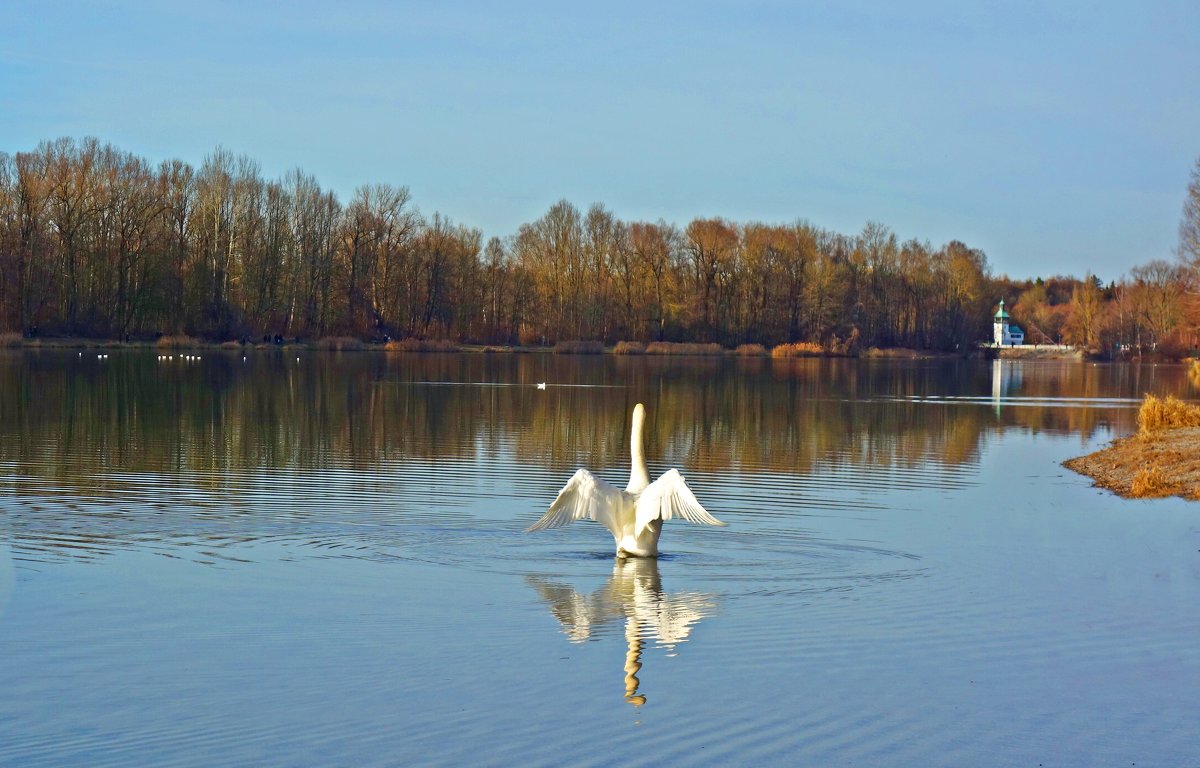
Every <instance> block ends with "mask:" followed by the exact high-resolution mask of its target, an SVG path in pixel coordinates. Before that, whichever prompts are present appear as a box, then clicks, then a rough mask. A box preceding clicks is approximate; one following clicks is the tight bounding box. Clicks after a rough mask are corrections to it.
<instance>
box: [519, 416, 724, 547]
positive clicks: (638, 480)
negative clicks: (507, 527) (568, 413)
mask: <svg viewBox="0 0 1200 768" xmlns="http://www.w3.org/2000/svg"><path fill="white" fill-rule="evenodd" d="M645 421H646V409H645V408H644V407H643V406H642V404H641V403H638V404H637V405H635V406H634V408H633V429H632V430H631V431H632V435H631V436H630V446H629V448H630V454H631V455H632V456H631V458H632V467H631V468H630V470H629V485H627V486H625V490H623V491H622V490H620V489H619V488H616V487H615V486H613V485H610V484H609V483H606V482H604V481H603V480H601V479H600V478H598V477H596V476H595V475H593V474H592V473H591V472H589V471H587V470H586V469H580V470H576V472H575V474H574V475H572V476H571V479H570V480H568V481H567V484H566V485H565V486H563V489H562V490H561V491H559V492H558V497H557V498H556V499H555V500H554V503H553V504H551V505H550V509H549V510H548V511H547V512H546V514H544V515H542V518H541V519H540V520H538V521H537V522H536V523H534V524H533V525H531V526H529V527H528V528H527V529H525V530H526V532H527V533H528V532H530V531H540V530H543V529H545V528H557V527H559V526H563V525H566V524H567V523H572V522H575V521H576V520H583V519H584V518H587V519H588V520H595V521H596V522H598V523H600V524H601V525H603V526H604V527H605V528H607V529H608V530H609V533H611V534H612V535H613V539H614V540H615V541H616V543H617V557H657V556H658V537H659V535H660V534H661V533H662V524H663V522H664V521H666V520H670V519H671V518H673V517H681V518H683V519H684V520H687V521H689V522H692V523H703V524H704V525H725V523H722V522H721V521H720V520H718V519H717V518H715V517H713V516H712V515H710V514H709V513H708V511H707V510H705V509H704V507H702V506H700V502H699V501H697V500H696V495H695V494H693V493H692V489H691V488H689V487H688V484H687V482H686V481H685V480H684V479H683V475H681V474H679V470H677V469H671V470H668V471H667V472H664V473H663V475H662V477H660V478H658V479H657V480H655V481H654V482H653V483H652V482H650V473H649V472H647V471H646V458H645V456H643V455H642V425H643V424H644V423H645Z"/></svg>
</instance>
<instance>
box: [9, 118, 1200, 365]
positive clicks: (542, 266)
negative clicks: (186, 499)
mask: <svg viewBox="0 0 1200 768" xmlns="http://www.w3.org/2000/svg"><path fill="white" fill-rule="evenodd" d="M1178 255H1179V258H1178V259H1176V260H1174V261H1165V260H1154V261H1150V262H1148V263H1145V264H1141V265H1138V266H1135V267H1133V268H1132V269H1131V270H1130V272H1129V275H1128V276H1125V277H1122V278H1121V279H1120V280H1114V281H1110V282H1108V283H1104V282H1103V281H1101V280H1099V279H1098V278H1097V277H1096V276H1094V275H1090V274H1089V275H1084V276H1083V277H1082V278H1076V277H1063V276H1048V277H1039V278H1036V279H1027V280H1014V279H1010V278H1008V277H1006V276H995V275H993V274H992V272H991V268H990V267H989V264H988V260H987V257H986V255H985V254H984V253H983V252H982V251H980V250H979V249H977V248H972V247H970V246H969V245H967V244H965V243H963V242H960V241H957V240H954V241H951V242H949V243H945V244H942V245H934V244H931V243H929V242H927V241H920V240H915V239H914V240H907V241H901V240H900V239H899V238H898V237H897V236H896V234H895V233H893V232H892V231H891V230H890V229H889V228H888V227H887V226H885V225H883V224H880V223H877V222H868V223H867V224H866V225H865V226H864V227H863V228H862V230H861V231H859V232H857V233H853V234H845V233H839V232H834V231H831V230H829V229H825V228H822V227H820V226H818V225H816V224H813V223H810V222H808V221H805V220H802V219H798V220H796V221H793V222H789V223H782V224H780V223H763V222H733V221H730V220H727V219H723V218H696V219H693V220H692V221H690V222H688V223H686V224H685V225H676V224H673V223H668V222H665V221H663V220H661V219H659V220H657V221H623V220H621V219H620V218H618V217H617V216H616V215H615V214H614V213H613V212H612V211H611V210H609V209H608V208H606V207H605V206H604V205H602V204H599V203H597V204H594V205H591V206H590V207H588V208H587V209H586V210H580V209H579V208H577V207H575V205H573V204H572V203H570V202H568V201H565V200H563V201H559V202H558V203H555V204H554V205H552V206H550V208H549V210H547V211H546V213H545V214H544V215H542V216H541V217H540V218H538V219H537V220H536V221H532V222H528V223H523V224H520V225H519V226H518V227H517V229H516V231H515V232H514V233H512V234H510V235H508V236H505V237H490V238H488V239H487V240H486V241H485V240H484V237H483V233H482V232H481V231H480V230H478V229H476V228H473V227H471V226H469V225H466V224H461V223H456V222H454V221H453V220H452V219H450V218H449V217H447V216H445V215H443V214H442V213H440V212H435V213H433V214H431V215H426V214H423V213H421V212H420V210H419V209H418V208H417V206H416V203H415V201H413V200H412V198H411V195H410V193H409V191H408V189H407V188H406V187H403V186H397V185H391V184H369V185H363V186H360V187H359V188H358V189H356V190H355V191H354V193H353V194H352V196H351V198H350V200H349V201H347V202H345V203H343V202H342V201H341V200H339V199H338V197H337V195H335V194H334V193H333V192H331V191H329V190H326V189H323V188H322V187H321V185H320V183H319V182H318V181H317V179H316V178H314V177H313V176H311V175H309V174H307V173H305V172H303V171H301V170H293V171H290V172H288V173H287V174H285V175H284V176H283V177H282V178H280V179H274V180H271V179H264V178H263V176H262V174H261V172H260V169H259V166H258V164H257V163H256V162H254V161H253V160H252V159H250V158H248V157H245V156H235V155H234V154H232V153H230V152H228V151H226V150H224V149H220V148H218V149H217V150H215V151H213V152H212V153H211V154H209V155H208V156H207V157H205V158H204V160H203V162H202V163H201V165H200V166H199V167H193V166H192V165H189V164H188V163H185V162H183V161H181V160H168V161H164V162H161V163H158V164H152V163H151V162H149V161H148V160H146V159H145V158H142V157H139V156H137V155H134V154H132V153H129V152H126V151H123V150H120V149H118V148H117V147H114V146H112V145H111V144H107V143H102V142H101V141H99V140H97V139H94V138H86V139H82V140H75V139H71V138H61V139H57V140H54V141H45V142H42V143H41V144H39V145H38V146H37V147H36V148H33V149H31V150H29V151H21V152H16V153H15V154H5V153H0V333H3V334H5V335H4V336H3V337H0V338H2V339H5V340H6V341H3V342H0V343H6V344H8V345H14V344H25V343H40V340H45V339H48V338H68V339H78V338H81V337H86V338H91V339H97V340H109V339H115V340H122V341H125V340H129V341H140V342H144V343H159V340H160V339H181V338H189V339H195V340H197V341H198V342H205V343H217V344H219V343H227V342H241V343H251V342H253V343H264V341H265V342H266V343H273V342H275V341H276V340H278V339H290V340H294V339H304V340H309V343H311V344H314V345H316V346H322V345H323V346H324V347H326V348H346V349H349V348H354V347H355V345H356V344H364V345H366V344H369V343H370V342H374V343H375V344H376V345H387V344H389V343H391V344H393V345H395V346H398V345H401V344H405V343H407V344H409V345H410V346H411V347H413V348H420V347H421V345H422V344H424V345H426V346H427V348H430V349H435V348H438V346H439V345H442V346H443V347H446V346H447V345H448V346H460V345H471V346H473V347H479V348H495V349H499V348H505V349H508V348H524V347H555V346H556V345H560V346H559V351H564V352H566V351H588V350H594V348H595V345H600V346H601V347H602V348H608V349H610V350H611V351H618V352H619V351H621V350H620V349H619V348H618V346H619V343H620V342H623V343H625V344H626V345H627V347H626V348H625V350H624V351H625V352H626V353H631V354H637V353H638V352H637V345H641V346H642V351H643V352H644V353H648V354H654V353H655V352H653V351H651V347H652V345H654V344H661V343H672V344H676V345H701V346H703V345H717V347H718V348H721V349H729V350H737V349H739V348H740V349H742V351H743V354H762V353H765V352H766V350H768V349H770V350H780V351H779V352H777V353H776V354H777V356H789V355H807V354H823V355H828V354H835V355H837V354H858V353H860V352H861V351H863V350H870V349H881V348H882V349H888V348H905V349H912V350H921V351H938V352H945V353H958V354H965V353H966V352H967V351H969V350H971V349H973V348H974V347H975V346H976V345H977V343H978V342H980V341H984V340H987V339H990V337H991V323H992V314H993V312H994V310H995V308H996V306H997V304H998V302H999V301H1000V300H1001V299H1003V300H1004V301H1005V302H1006V304H1007V306H1008V307H1009V308H1011V311H1012V315H1013V319H1014V320H1015V321H1016V322H1017V323H1019V324H1021V325H1022V327H1023V328H1024V329H1025V331H1026V339H1027V341H1028V342H1029V343H1066V344H1072V345H1077V346H1079V347H1081V348H1084V349H1087V350H1089V351H1091V352H1092V353H1095V354H1107V355H1112V354H1121V353H1136V352H1139V351H1153V352H1154V353H1155V354H1157V355H1160V356H1164V357H1180V356H1183V355H1186V354H1188V353H1189V352H1190V351H1191V350H1193V349H1194V348H1195V347H1196V346H1197V334H1196V328H1197V327H1198V326H1200V307H1198V306H1197V303H1198V302H1196V301H1195V300H1194V299H1195V297H1196V296H1197V295H1198V293H1200V292H1198V291H1197V286H1198V285H1200V280H1198V279H1197V265H1198V264H1200V163H1198V165H1197V168H1196V169H1195V170H1194V171H1193V174H1192V183H1191V184H1190V185H1189V187H1188V189H1187V191H1186V195H1185V201H1184V215H1183V220H1182V223H1181V225H1180V247H1179V254H1178ZM46 343H50V342H48V341H47V342H46ZM167 343H168V344H170V343H171V342H167ZM570 345H577V347H576V349H574V350H572V349H571V348H570ZM683 348H684V347H678V348H677V349H676V350H675V351H676V352H678V351H680V350H682V349H683ZM697 349H698V348H697ZM759 349H761V350H762V352H759V351H758V350H759ZM659 353H668V352H662V349H660V350H659ZM693 353H695V352H694V351H693V352H689V354H693Z"/></svg>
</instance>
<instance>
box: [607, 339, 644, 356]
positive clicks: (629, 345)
mask: <svg viewBox="0 0 1200 768" xmlns="http://www.w3.org/2000/svg"><path fill="white" fill-rule="evenodd" d="M613 354H614V355H644V354H646V345H645V344H643V343H642V342H640V341H618V342H617V346H616V347H614V348H613Z"/></svg>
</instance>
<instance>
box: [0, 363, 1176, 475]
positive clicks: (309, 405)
mask: <svg viewBox="0 0 1200 768" xmlns="http://www.w3.org/2000/svg"><path fill="white" fill-rule="evenodd" d="M538 381H546V382H548V386H549V390H548V391H539V390H537V389H536V387H535V382H538ZM566 385H573V386H566ZM1187 386H1188V385H1187V379H1186V376H1185V375H1184V373H1183V369H1182V368H1180V367H1178V366H1155V367H1151V366H1128V365H1093V364H1086V363H1085V364H1080V363H1066V362H1064V363H1049V362H1042V363H1009V362H999V361H997V362H994V363H987V362H981V361H946V360H934V361H900V362H897V361H872V360H866V361H858V360H781V361H776V360H769V359H705V358H692V359H687V360H677V359H664V358H650V357H634V358H627V357H612V356H608V357H571V356H557V355H479V354H474V355H471V354H448V355H436V354H435V355H412V354H383V353H347V354H330V353H322V354H311V355H302V356H301V358H300V359H299V360H297V359H296V358H295V357H294V356H290V355H284V354H282V353H273V352H252V353H251V354H250V355H249V356H248V357H246V358H245V359H243V356H242V355H241V354H240V353H238V354H231V353H230V354H221V353H217V354H209V355H205V356H204V359H203V360H202V361H199V362H196V363H186V364H185V363H181V362H178V361H175V362H169V363H168V362H163V361H158V360H156V359H155V356H154V355H152V354H144V353H142V354H139V353H134V352H129V353H124V354H114V355H113V356H112V357H111V358H110V359H108V360H107V361H97V360H95V359H89V358H87V357H83V358H76V357H75V356H74V354H73V353H55V352H48V351H47V352H25V353H5V354H3V355H0V462H5V463H6V464H9V465H10V467H11V470H10V471H11V472H12V473H15V474H18V475H19V474H25V473H27V472H32V473H34V474H38V475H43V474H52V475H54V476H56V477H57V478H58V479H60V480H61V481H62V482H63V483H64V484H68V485H69V484H70V483H71V482H72V479H73V478H76V477H79V476H81V475H85V474H92V473H94V472H96V471H98V470H114V469H120V470H125V471H135V472H188V473H191V474H193V476H196V477H198V478H207V482H210V483H220V482H222V474H221V473H222V471H224V470H229V469H242V468H251V467H254V468H278V467H298V468H310V469H319V468H329V467H346V468H369V467H373V466H378V465H379V464H380V463H382V462H388V461H395V460H400V459H406V458H422V459H441V458H447V457H455V458H469V457H472V456H477V455H481V454H484V455H486V454H490V453H495V452H498V451H506V452H511V453H512V455H513V456H514V458H516V459H517V460H519V461H521V462H522V463H528V464H534V465H541V466H545V467H563V466H588V467H605V466H611V465H614V464H619V463H621V462H622V461H623V459H624V455H625V452H626V443H627V440H626V439H625V438H626V435H627V431H628V428H629V426H628V413H629V409H630V408H631V407H632V405H633V404H634V403H635V402H639V401H640V402H645V403H646V405H647V408H648V410H649V422H648V424H647V455H648V456H649V457H650V460H651V462H652V463H653V462H654V461H655V459H656V458H657V459H658V460H661V461H664V462H665V461H668V460H669V461H671V462H674V463H677V464H679V465H680V466H681V467H684V468H691V469H699V470H702V471H708V472H714V471H722V470H739V471H751V472H753V471H761V470H770V471H783V472H807V471H811V470H812V469H813V467H814V466H815V465H817V464H819V463H820V464H833V465H846V464H849V465H857V466H868V467H903V466H912V465H914V464H915V463H918V462H922V461H935V462H937V463H939V464H943V465H948V466H953V465H958V464H961V463H963V462H970V461H973V460H974V459H975V458H976V457H977V455H978V451H979V446H980V441H981V439H982V438H983V436H984V435H985V434H986V433H987V432H988V431H989V430H993V429H998V428H1004V427H1011V426H1018V427H1023V428H1027V429H1030V430H1033V431H1051V432H1059V433H1075V434H1079V435H1081V436H1082V437H1085V438H1086V437H1091V436H1092V435H1093V434H1094V433H1096V432H1097V431H1098V430H1108V431H1116V432H1123V431H1130V430H1131V429H1132V427H1133V413H1132V407H1133V405H1134V403H1135V401H1136V400H1137V399H1138V398H1140V397H1141V396H1142V394H1143V393H1144V392H1147V391H1154V392H1173V393H1176V392H1179V391H1180V390H1181V389H1186V388H1187ZM931 396H934V397H933V398H932V399H931ZM88 485H89V487H90V486H91V480H89V481H88Z"/></svg>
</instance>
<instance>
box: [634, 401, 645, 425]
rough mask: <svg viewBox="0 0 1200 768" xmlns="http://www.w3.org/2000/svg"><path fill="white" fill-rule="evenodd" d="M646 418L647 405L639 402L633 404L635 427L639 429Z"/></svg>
mask: <svg viewBox="0 0 1200 768" xmlns="http://www.w3.org/2000/svg"><path fill="white" fill-rule="evenodd" d="M645 420H646V406H644V405H642V404H641V403H638V404H637V405H635V406H633V428H634V429H639V428H641V426H642V423H643V422H644V421H645Z"/></svg>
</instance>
